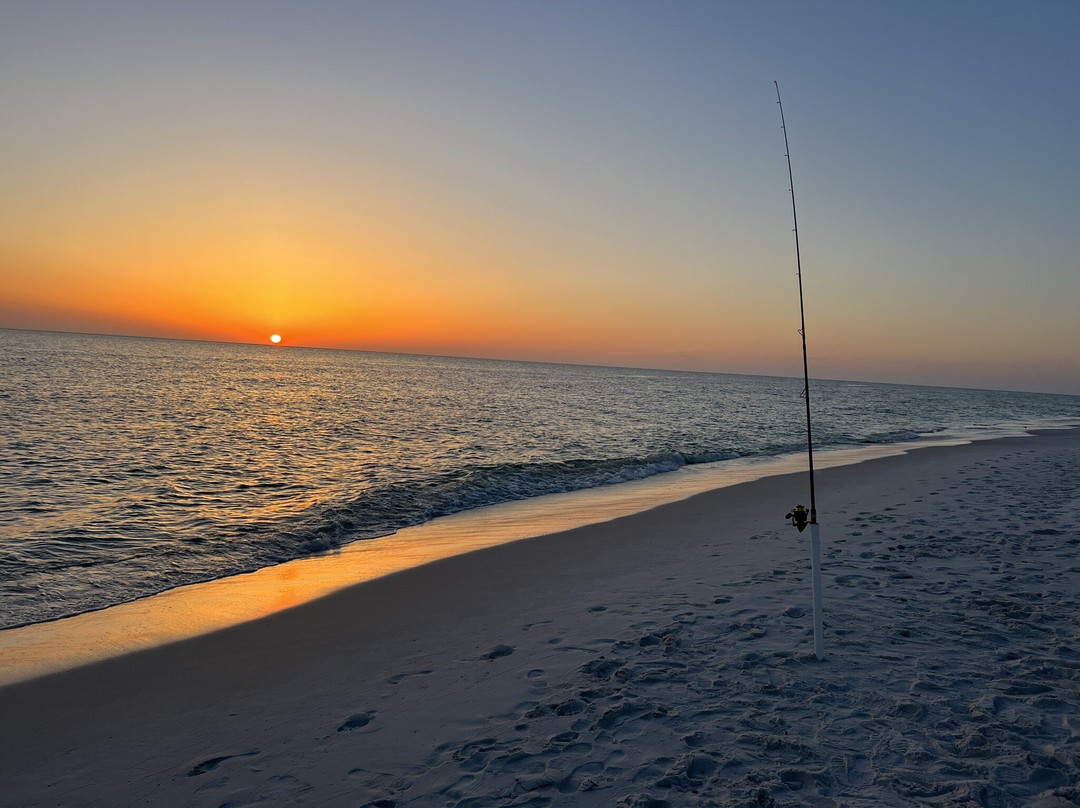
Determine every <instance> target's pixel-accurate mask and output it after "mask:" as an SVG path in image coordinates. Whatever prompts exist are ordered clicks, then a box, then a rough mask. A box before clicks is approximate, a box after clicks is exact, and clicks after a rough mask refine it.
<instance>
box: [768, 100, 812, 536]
mask: <svg viewBox="0 0 1080 808" xmlns="http://www.w3.org/2000/svg"><path fill="white" fill-rule="evenodd" d="M773 85H774V86H775V87H776V103H777V105H778V106H779V107H780V128H781V129H783V130H784V156H785V157H786V158H787V173H788V190H789V191H791V220H792V222H793V223H794V225H795V266H796V273H795V274H796V275H797V276H798V278H799V324H800V326H801V327H800V328H799V334H800V335H801V336H802V365H803V398H804V399H805V400H806V454H807V456H808V457H809V462H810V524H812V525H813V524H817V496H816V493H815V491H814V438H813V432H812V431H811V427H810V365H809V363H808V362H807V360H806V309H805V307H804V306H803V288H802V256H801V255H800V253H799V214H798V211H797V210H796V209H795V180H794V178H793V177H792V173H791V148H790V147H789V146H788V136H787V124H786V123H785V121H784V104H783V102H781V101H780V85H779V84H777V83H776V82H775V81H774V82H773Z"/></svg>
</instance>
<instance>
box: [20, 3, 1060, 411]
mask: <svg viewBox="0 0 1080 808" xmlns="http://www.w3.org/2000/svg"><path fill="white" fill-rule="evenodd" d="M1078 30H1080V4H1077V3H1074V2H1030V3H1023V4H1021V3H997V2H973V3H969V2H935V3H931V2H925V3H922V2H920V3H916V2H906V3H843V2H828V3H786V2H773V3H751V2H739V3H720V2H711V3H645V2H577V3H563V2H544V3H539V2H536V3H524V2H482V3H477V2H456V3H447V2H439V3H421V2H406V3H389V2H385V3H374V2H371V3H358V2H350V3H328V2H314V3H280V2H278V3H275V2H225V3H172V4H145V3H119V2H91V1H89V0H87V1H85V2H78V3H52V2H35V3H11V2H8V3H5V4H3V5H2V6H0V102H2V103H3V104H4V107H5V109H6V110H8V113H7V115H6V116H5V117H6V118H7V121H8V123H7V125H6V126H5V127H4V131H3V132H0V170H3V171H4V175H5V177H7V178H9V179H8V181H7V182H6V183H5V188H4V189H2V190H0V220H2V223H0V272H2V273H4V274H6V275H8V276H9V281H10V282H9V283H6V284H5V286H6V287H7V291H6V292H0V326H4V325H8V326H14V327H48V328H53V327H57V328H59V327H65V328H72V329H76V330H108V331H123V332H125V333H152V334H157V335H173V336H195V337H204V338H227V339H240V340H246V339H249V336H248V335H249V334H262V333H263V332H264V331H267V329H269V330H271V331H281V332H282V333H283V334H285V336H286V337H287V339H288V338H291V339H292V341H293V343H294V344H320V345H334V346H338V347H356V348H375V349H383V350H386V349H389V350H407V351H424V352H434V353H462V354H468V355H484V356H507V357H517V358H534V359H545V360H554V361H581V362H600V363H612V364H637V365H647V366H660V367H690V368H697V369H705V370H720V371H736V372H759V373H781V374H788V373H796V372H797V371H798V370H799V363H798V344H797V335H796V338H793V337H792V335H793V334H794V329H795V328H796V327H797V322H796V321H795V318H796V317H797V313H798V312H797V299H795V297H794V294H795V289H796V287H795V279H794V255H793V242H792V240H791V233H790V229H791V226H790V208H789V202H788V199H787V196H786V194H787V174H786V166H785V165H784V161H783V156H784V155H783V140H782V135H781V132H780V127H779V116H778V114H777V110H776V103H775V96H774V91H773V85H772V82H773V80H777V81H779V83H780V87H781V91H782V93H783V97H784V107H785V112H786V114H787V120H788V128H789V134H790V136H791V150H792V157H793V159H794V171H795V183H796V191H797V194H798V202H799V213H800V232H801V237H802V246H803V266H804V278H805V281H806V291H807V316H808V337H809V339H810V351H811V363H812V371H813V372H814V373H815V374H816V375H819V376H825V377H832V378H854V379H870V380H880V381H898V382H918V383H931V384H946V385H962V386H978V387H999V388H1008V389H1037V390H1052V391H1060V392H1080V360H1078V359H1077V351H1076V348H1075V346H1077V345H1080V326H1078V325H1077V321H1078V320H1080V318H1078V317H1077V316H1076V315H1075V309H1076V307H1077V303H1078V302H1080V272H1078V271H1077V270H1078V266H1077V258H1076V256H1077V254H1078V248H1080V237H1078V235H1077V222H1078V221H1080V215H1078V214H1080V205H1078V203H1077V201H1076V196H1075V192H1074V189H1075V188H1076V187H1077V186H1078V185H1080V163H1078V160H1077V158H1076V155H1075V153H1074V149H1075V144H1076V143H1077V142H1080V104H1078V102H1077V98H1078V94H1077V92H1076V88H1075V86H1074V85H1075V80H1076V77H1077V74H1078V70H1077V66H1078V57H1077V55H1076V53H1077V48H1076V32H1077V31H1078ZM65 289H71V290H74V291H72V293H71V299H67V298H65V297H64V295H63V294H62V293H61V292H62V290H65ZM58 290H60V291H58ZM76 291H77V293H78V294H77V295H76ZM140 307H141V308H140ZM250 338H251V339H255V337H250Z"/></svg>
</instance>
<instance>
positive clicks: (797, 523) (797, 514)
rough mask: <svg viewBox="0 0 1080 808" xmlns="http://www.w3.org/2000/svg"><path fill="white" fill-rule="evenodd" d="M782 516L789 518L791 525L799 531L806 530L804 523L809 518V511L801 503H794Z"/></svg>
mask: <svg viewBox="0 0 1080 808" xmlns="http://www.w3.org/2000/svg"><path fill="white" fill-rule="evenodd" d="M784 518H785V519H788V520H790V521H791V525H792V527H795V528H798V530H799V532H800V533H802V532H803V531H804V530H806V524H807V522H808V521H809V520H810V511H808V510H806V508H804V507H803V506H802V505H796V506H795V507H794V508H792V509H791V511H790V512H789V513H788V514H787V515H786V516H784Z"/></svg>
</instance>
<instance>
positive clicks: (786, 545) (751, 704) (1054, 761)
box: [0, 430, 1080, 808]
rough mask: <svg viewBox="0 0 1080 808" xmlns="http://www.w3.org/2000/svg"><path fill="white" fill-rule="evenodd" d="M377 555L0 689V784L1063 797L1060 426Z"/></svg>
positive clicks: (934, 801) (290, 800)
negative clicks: (335, 574)
mask: <svg viewBox="0 0 1080 808" xmlns="http://www.w3.org/2000/svg"><path fill="white" fill-rule="evenodd" d="M818 485H819V493H818V498H819V511H820V513H819V516H820V521H821V524H822V539H823V546H824V558H823V560H824V580H825V627H826V651H827V657H826V659H825V660H824V661H823V662H818V661H817V660H815V658H814V656H813V653H812V638H811V615H810V584H809V550H808V546H807V543H808V539H807V535H806V534H799V533H797V532H796V531H795V530H793V529H792V528H791V527H789V526H788V525H786V524H785V522H784V520H783V514H784V513H785V512H786V511H787V510H788V509H789V508H790V507H791V506H792V505H794V504H795V503H796V502H801V501H804V500H805V499H806V496H805V490H806V479H805V475H804V474H799V475H784V476H777V477H770V478H766V479H763V480H758V481H755V482H749V483H744V484H741V485H738V486H734V487H730V488H724V489H720V490H716V491H711V492H707V493H704V494H700V495H697V496H694V497H692V498H690V499H688V500H685V501H682V502H677V503H673V504H668V505H663V506H660V507H657V508H654V509H652V510H649V511H646V512H643V513H639V514H635V515H631V516H627V517H622V518H619V519H615V520H612V521H608V522H604V523H602V524H597V525H592V526H587V527H581V528H577V529H574V530H570V531H565V532H561V533H556V534H552V535H548V536H543V537H539V538H534V539H529V540H525V541H519V542H515V543H512V544H506V545H502V546H497V547H492V548H488V549H484V550H480V551H477V552H473V553H470V554H467V555H462V556H457V557H454V558H450V559H445V560H442V561H437V562H434V563H430V564H427V565H425V566H422V567H418V568H415V569H410V570H405V571H402V572H397V573H394V574H392V575H388V576H385V577H382V578H379V579H377V580H373V581H369V582H366V583H364V584H362V585H359V586H355V587H352V588H349V589H346V590H343V591H340V592H337V593H335V594H333V595H330V596H328V597H325V598H322V599H320V600H316V601H313V602H311V603H307V604H304V605H301V606H298V607H296V608H293V609H289V610H286V611H282V612H279V613H277V614H274V615H272V616H270V617H267V618H264V619H261V620H257V621H254V622H249V623H245V624H242V625H238V626H234V627H232V628H228V629H225V630H222V631H218V632H216V633H213V634H210V635H206V636H202V637H197V638H195V639H191V640H187V641H184V642H180V643H174V644H171V645H167V646H164V647H160V648H154V649H151V650H147V651H142V652H139V653H135V654H131V655H128V656H125V657H121V658H117V659H112V660H107V661H104V662H100V663H97V664H94V665H89V666H86V667H82V668H78V669H75V670H71V671H66V672H63V673H59V674H54V675H51V676H45V677H41V678H37V679H34V680H31V681H28V682H22V683H19V684H15V685H10V686H7V687H4V688H0V715H2V716H3V730H2V736H0V804H3V805H5V806H52V805H66V806H82V805H101V806H128V805H152V806H188V805H190V806H250V805H311V806H380V807H381V808H386V807H387V806H395V808H396V807H397V806H489V805H499V806H511V805H513V806H518V805H532V806H541V805H549V804H555V805H558V804H573V805H587V806H610V805H625V806H664V805H670V806H681V805H686V806H692V805H693V806H696V805H724V806H727V805H777V806H780V805H807V806H863V805H865V806H871V805H875V806H877V805H940V806H994V807H996V806H1013V805H1016V806H1020V805H1030V806H1041V808H1064V806H1073V805H1080V620H1078V616H1080V558H1078V554H1080V529H1078V527H1077V514H1078V513H1080V430H1071V431H1055V432H1046V433H1041V434H1039V435H1036V436H1032V437H1025V438H1010V439H1002V440H995V441H984V442H977V443H974V444H970V445H965V446H958V447H948V448H934V449H921V450H918V451H915V452H912V453H910V454H907V455H903V456H899V457H890V458H884V459H878V460H873V461H870V462H866V463H861V464H858V465H853V466H843V467H838V468H832V469H827V470H825V471H823V472H821V474H820V477H819V480H818Z"/></svg>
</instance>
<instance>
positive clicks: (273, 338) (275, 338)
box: [270, 334, 281, 345]
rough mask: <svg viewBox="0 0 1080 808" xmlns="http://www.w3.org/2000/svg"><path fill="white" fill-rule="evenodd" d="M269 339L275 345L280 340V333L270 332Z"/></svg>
mask: <svg viewBox="0 0 1080 808" xmlns="http://www.w3.org/2000/svg"><path fill="white" fill-rule="evenodd" d="M270 341H271V342H272V343H274V344H275V345H277V344H278V343H279V342H281V334H271V335H270Z"/></svg>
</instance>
